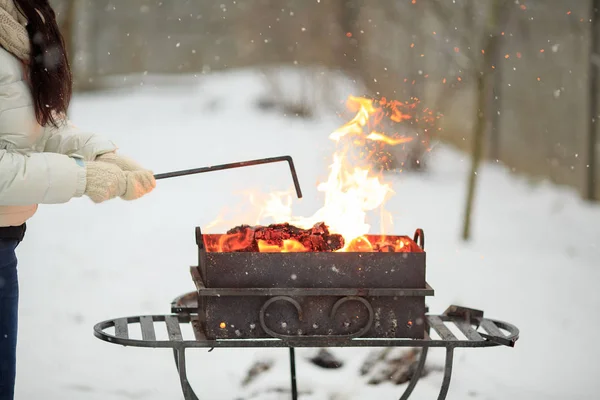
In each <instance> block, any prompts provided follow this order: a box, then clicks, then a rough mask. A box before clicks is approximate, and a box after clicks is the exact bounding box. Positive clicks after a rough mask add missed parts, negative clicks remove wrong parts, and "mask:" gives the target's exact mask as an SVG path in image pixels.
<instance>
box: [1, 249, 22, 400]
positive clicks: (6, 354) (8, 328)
mask: <svg viewBox="0 0 600 400" xmlns="http://www.w3.org/2000/svg"><path fill="white" fill-rule="evenodd" d="M18 244H19V242H18V241H16V240H4V239H0V400H13V398H14V392H15V375H16V364H17V362H16V361H17V359H16V352H17V322H18V308H19V307H18V306H19V282H18V280H17V256H16V254H15V249H16V248H17V245H18Z"/></svg>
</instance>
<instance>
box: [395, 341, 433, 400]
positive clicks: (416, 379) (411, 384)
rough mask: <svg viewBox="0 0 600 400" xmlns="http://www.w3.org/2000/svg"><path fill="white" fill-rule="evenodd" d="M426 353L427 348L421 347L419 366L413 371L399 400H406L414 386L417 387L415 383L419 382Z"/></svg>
mask: <svg viewBox="0 0 600 400" xmlns="http://www.w3.org/2000/svg"><path fill="white" fill-rule="evenodd" d="M428 351H429V347H423V349H422V350H421V357H420V358H419V364H417V369H415V372H414V373H413V376H412V377H411V378H410V382H409V383H408V386H407V387H406V390H405V391H404V393H403V394H402V397H400V400H407V399H408V398H409V397H410V395H411V394H412V392H413V390H414V389H415V386H417V382H419V379H420V378H421V374H422V373H423V368H424V367H425V361H426V360H427V352H428Z"/></svg>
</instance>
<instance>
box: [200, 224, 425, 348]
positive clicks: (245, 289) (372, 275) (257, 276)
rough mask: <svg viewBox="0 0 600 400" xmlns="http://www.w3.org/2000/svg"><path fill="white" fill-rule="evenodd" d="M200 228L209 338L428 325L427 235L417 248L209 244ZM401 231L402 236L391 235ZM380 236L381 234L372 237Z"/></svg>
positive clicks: (406, 329)
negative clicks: (243, 248)
mask: <svg viewBox="0 0 600 400" xmlns="http://www.w3.org/2000/svg"><path fill="white" fill-rule="evenodd" d="M219 236H220V235H204V234H202V233H201V231H200V228H196V244H197V245H198V266H195V267H192V268H191V272H192V278H193V280H194V283H195V285H196V287H197V290H198V297H199V299H198V307H199V309H198V311H197V312H198V315H199V316H200V317H201V319H200V323H201V325H202V327H203V329H204V331H205V332H206V335H207V338H209V339H230V338H240V337H244V338H269V337H275V338H297V339H301V338H304V337H308V338H317V337H318V338H322V339H323V340H326V339H327V338H331V339H339V338H353V337H371V338H411V339H422V338H423V336H424V332H425V324H424V321H425V312H426V308H425V296H432V295H433V294H434V292H433V289H432V288H431V287H430V286H429V285H428V284H427V282H426V281H425V252H424V249H423V248H422V247H419V246H418V245H417V244H416V243H415V242H417V241H420V243H421V245H423V243H424V235H423V231H422V230H420V229H419V230H417V231H416V233H415V237H414V241H413V239H410V238H408V237H401V238H402V240H403V241H407V242H408V241H409V242H411V243H414V247H412V248H414V249H415V251H411V252H402V253H400V252H398V253H393V252H381V253H379V252H301V253H260V252H209V251H207V250H206V249H207V247H208V246H207V244H208V243H210V242H211V241H215V240H218V237H219ZM388 238H389V239H392V240H393V239H397V238H400V237H388ZM371 239H372V240H376V239H377V237H375V236H373V237H371Z"/></svg>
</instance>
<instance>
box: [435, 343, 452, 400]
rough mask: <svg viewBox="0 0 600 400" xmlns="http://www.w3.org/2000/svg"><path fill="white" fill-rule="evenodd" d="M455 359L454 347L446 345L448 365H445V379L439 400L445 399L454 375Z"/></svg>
mask: <svg viewBox="0 0 600 400" xmlns="http://www.w3.org/2000/svg"><path fill="white" fill-rule="evenodd" d="M453 360H454V347H446V366H445V367H444V380H443V381H442V389H441V390H440V395H439V396H438V400H444V399H445V398H446V395H447V394H448V389H449V388H450V378H451V377H452V362H453Z"/></svg>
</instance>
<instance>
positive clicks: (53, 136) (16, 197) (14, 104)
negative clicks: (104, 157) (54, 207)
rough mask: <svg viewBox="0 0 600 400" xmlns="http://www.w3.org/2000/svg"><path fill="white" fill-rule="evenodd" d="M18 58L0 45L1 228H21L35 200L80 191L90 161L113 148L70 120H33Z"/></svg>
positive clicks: (60, 198)
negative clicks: (46, 122)
mask: <svg viewBox="0 0 600 400" xmlns="http://www.w3.org/2000/svg"><path fill="white" fill-rule="evenodd" d="M24 73H25V69H24V66H23V64H22V62H21V61H20V60H19V59H17V58H16V57H15V56H13V55H12V54H11V53H9V52H7V51H6V50H4V49H3V48H2V47H0V227H2V226H19V225H21V224H23V223H24V222H26V221H27V220H28V219H29V218H31V216H33V214H34V213H35V212H36V209H37V205H38V204H57V203H66V202H68V201H69V200H70V199H72V198H73V197H80V196H82V195H83V193H84V191H85V187H86V171H85V168H84V167H81V166H80V165H79V164H78V163H77V162H76V161H75V159H76V158H79V159H83V160H86V161H91V160H94V159H95V158H96V156H98V155H100V154H104V153H108V152H111V151H115V150H116V146H115V145H114V144H113V143H112V142H110V141H108V140H106V139H104V138H101V137H100V136H98V135H95V134H93V133H88V132H84V131H81V130H79V129H78V128H76V127H75V126H73V125H72V124H71V123H65V124H64V125H62V126H61V127H60V128H58V129H57V128H54V127H51V126H49V127H42V126H40V125H39V124H38V123H37V120H36V118H35V111H34V106H33V100H32V95H31V92H30V90H29V87H28V84H27V82H26V81H25V76H24Z"/></svg>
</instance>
